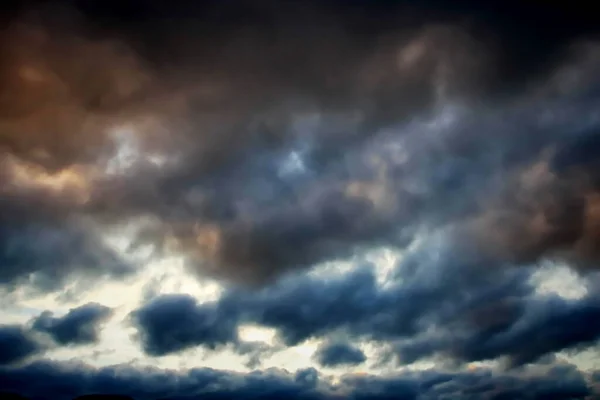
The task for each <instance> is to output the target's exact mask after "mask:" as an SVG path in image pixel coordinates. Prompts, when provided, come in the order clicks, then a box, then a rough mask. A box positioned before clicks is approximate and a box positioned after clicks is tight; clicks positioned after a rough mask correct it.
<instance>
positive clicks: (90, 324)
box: [32, 303, 112, 346]
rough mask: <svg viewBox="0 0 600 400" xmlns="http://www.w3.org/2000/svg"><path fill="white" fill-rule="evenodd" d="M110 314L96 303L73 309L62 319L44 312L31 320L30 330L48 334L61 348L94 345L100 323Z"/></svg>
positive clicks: (106, 308) (105, 308)
mask: <svg viewBox="0 0 600 400" xmlns="http://www.w3.org/2000/svg"><path fill="white" fill-rule="evenodd" d="M111 314H112V310H111V309H110V308H108V307H105V306H103V305H100V304H97V303H88V304H85V305H83V306H80V307H77V308H73V309H71V310H69V312H68V313H66V314H65V315H63V316H62V317H54V316H53V313H52V312H51V311H45V312H43V313H42V314H40V315H39V316H38V317H36V318H35V319H34V320H33V322H32V329H34V330H36V331H39V332H45V333H47V334H49V335H50V336H51V337H52V339H54V341H55V342H56V343H57V344H59V345H61V346H67V345H88V344H94V343H97V342H98V340H99V335H100V329H101V327H102V323H103V322H105V321H106V320H107V319H108V318H109V317H110V316H111Z"/></svg>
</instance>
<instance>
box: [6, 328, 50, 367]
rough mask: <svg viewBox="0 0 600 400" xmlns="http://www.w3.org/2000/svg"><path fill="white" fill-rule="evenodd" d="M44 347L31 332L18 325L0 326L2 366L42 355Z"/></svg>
mask: <svg viewBox="0 0 600 400" xmlns="http://www.w3.org/2000/svg"><path fill="white" fill-rule="evenodd" d="M42 351H43V346H42V345H41V344H40V342H39V341H37V340H36V339H35V338H34V337H33V336H32V335H31V333H30V332H28V331H27V330H26V329H25V328H23V327H21V326H18V325H2V326H0V365H8V364H13V363H17V362H21V361H24V360H26V359H27V358H28V357H30V356H34V355H36V354H40V353H41V352H42Z"/></svg>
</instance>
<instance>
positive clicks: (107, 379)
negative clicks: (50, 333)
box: [0, 362, 594, 400]
mask: <svg viewBox="0 0 600 400" xmlns="http://www.w3.org/2000/svg"><path fill="white" fill-rule="evenodd" d="M0 379H2V381H3V382H7V383H8V384H7V386H6V388H5V389H6V390H12V391H16V392H19V393H22V394H24V395H27V396H31V397H33V398H36V397H39V396H48V395H49V394H52V396H53V397H52V398H54V399H57V400H66V399H69V400H70V399H71V398H72V397H73V396H76V395H81V394H86V393H98V392H100V393H113V394H119V395H127V396H131V397H133V398H136V399H140V400H146V399H148V400H149V399H156V398H162V399H171V400H175V399H177V400H183V399H190V398H193V397H198V396H202V398H206V399H222V398H241V399H244V398H252V397H256V396H261V398H264V399H280V398H287V399H314V400H326V399H334V398H339V396H344V397H345V398H349V399H355V400H357V399H389V398H392V397H393V398H399V397H400V398H405V399H417V398H419V399H421V398H422V399H437V398H440V397H447V398H461V399H467V400H483V399H489V398H494V399H504V398H512V399H520V398H526V399H535V400H538V399H539V400H542V399H548V398H551V399H557V400H563V399H564V400H567V399H584V398H586V396H590V395H593V393H594V392H593V390H594V389H593V387H592V385H593V384H594V382H593V379H594V378H593V376H591V375H586V374H585V373H583V372H582V371H580V370H578V369H576V368H574V367H573V366H571V365H560V364H555V365H552V366H549V367H543V366H542V367H537V368H535V369H531V370H528V371H522V372H521V373H519V374H506V373H497V372H494V371H493V370H489V369H478V370H474V371H469V372H468V371H463V372H456V373H448V372H444V371H436V370H428V371H422V372H407V373H399V374H396V375H394V376H389V377H385V376H372V375H367V376H365V375H363V376H354V375H345V376H344V377H343V378H342V381H341V382H340V384H338V385H335V386H334V385H332V384H330V383H328V382H327V381H326V380H325V379H323V377H322V376H320V375H319V374H318V373H317V372H316V371H314V370H301V371H298V372H297V373H296V374H291V373H288V372H285V371H281V370H277V369H270V370H264V371H255V372H253V373H250V374H236V373H233V372H225V371H218V370H212V369H208V368H196V369H192V370H190V371H187V372H186V373H174V372H167V371H160V370H156V369H144V371H141V370H136V369H134V368H131V367H127V366H113V367H105V368H101V369H93V368H89V367H86V366H83V365H79V364H74V365H70V364H66V363H51V362H37V363H33V364H29V365H27V366H23V367H19V368H13V369H6V368H2V369H1V370H0ZM588 382H589V383H588Z"/></svg>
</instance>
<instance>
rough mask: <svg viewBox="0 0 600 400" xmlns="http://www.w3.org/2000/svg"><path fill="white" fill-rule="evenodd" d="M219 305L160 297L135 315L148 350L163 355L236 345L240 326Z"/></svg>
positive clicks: (133, 314)
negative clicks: (198, 347) (191, 349)
mask: <svg viewBox="0 0 600 400" xmlns="http://www.w3.org/2000/svg"><path fill="white" fill-rule="evenodd" d="M225 311H226V310H224V309H222V307H220V305H219V304H207V305H198V304H197V303H196V300H195V299H194V298H193V297H191V296H187V295H165V296H161V297H158V298H156V299H154V300H152V301H150V302H149V303H148V304H146V305H144V306H142V307H141V308H139V309H137V310H136V311H134V312H133V313H132V314H131V320H132V322H133V324H134V325H135V326H136V327H137V330H138V333H139V339H140V341H141V343H142V347H143V349H144V351H145V352H146V353H147V354H149V355H152V356H163V355H166V354H169V353H174V352H178V351H181V350H185V349H187V348H190V347H195V346H206V347H207V348H211V349H215V348H217V347H219V346H224V345H226V344H230V343H236V342H237V341H238V337H237V325H236V320H235V319H234V317H232V316H230V315H228V314H227V313H226V312H225Z"/></svg>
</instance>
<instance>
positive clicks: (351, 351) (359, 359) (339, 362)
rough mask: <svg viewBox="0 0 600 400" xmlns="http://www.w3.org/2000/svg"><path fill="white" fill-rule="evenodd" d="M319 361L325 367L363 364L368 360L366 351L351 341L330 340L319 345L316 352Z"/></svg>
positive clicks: (315, 356) (315, 355)
mask: <svg viewBox="0 0 600 400" xmlns="http://www.w3.org/2000/svg"><path fill="white" fill-rule="evenodd" d="M314 358H315V359H316V360H317V362H318V363H319V364H320V365H321V366H324V367H338V366H344V365H357V364H362V363H363V362H365V361H366V360H367V357H366V356H365V353H363V351H362V350H361V349H359V348H357V347H355V346H352V345H351V344H350V343H345V342H328V343H324V344H323V345H321V346H319V348H318V349H317V351H316V352H315V354H314Z"/></svg>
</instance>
